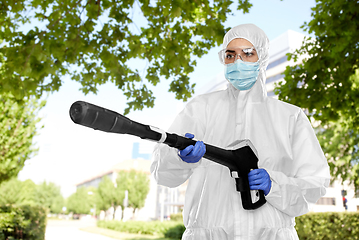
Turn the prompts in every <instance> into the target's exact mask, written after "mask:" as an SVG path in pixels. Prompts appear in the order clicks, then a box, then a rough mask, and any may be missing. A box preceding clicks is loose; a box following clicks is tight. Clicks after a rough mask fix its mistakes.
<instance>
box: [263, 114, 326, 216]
mask: <svg viewBox="0 0 359 240" xmlns="http://www.w3.org/2000/svg"><path fill="white" fill-rule="evenodd" d="M291 145H292V153H293V160H294V163H293V166H292V170H291V172H290V173H289V174H288V175H286V173H283V172H279V171H272V170H267V171H268V173H269V175H270V177H271V180H272V188H271V191H270V192H269V194H268V195H267V196H266V199H267V201H268V203H270V204H271V205H273V206H274V207H275V208H277V209H278V210H280V211H282V212H284V213H286V214H288V215H289V216H292V217H296V216H300V215H303V214H305V213H307V212H308V211H309V210H310V207H311V205H312V204H315V203H316V202H317V201H318V199H319V198H320V197H322V196H324V195H325V193H326V188H327V187H328V185H329V182H330V171H329V166H328V162H327V160H326V158H325V156H324V154H323V151H322V149H321V147H320V144H319V142H318V139H317V137H316V135H315V133H314V130H313V128H312V126H311V124H310V122H309V120H308V118H307V117H306V115H305V114H304V112H303V111H302V110H300V112H299V113H298V116H297V119H296V123H295V127H294V129H293V139H292V144H291ZM289 176H291V177H289Z"/></svg>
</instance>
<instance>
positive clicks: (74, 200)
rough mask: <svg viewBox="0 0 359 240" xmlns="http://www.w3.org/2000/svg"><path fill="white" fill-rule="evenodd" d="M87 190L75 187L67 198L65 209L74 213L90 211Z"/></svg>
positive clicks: (87, 212)
mask: <svg viewBox="0 0 359 240" xmlns="http://www.w3.org/2000/svg"><path fill="white" fill-rule="evenodd" d="M88 192H89V190H88V189H87V188H85V187H80V188H78V189H76V192H75V193H73V194H72V195H70V196H69V197H68V199H67V203H66V207H67V211H69V212H72V213H74V214H89V213H90V212H91V200H90V196H89V194H88Z"/></svg>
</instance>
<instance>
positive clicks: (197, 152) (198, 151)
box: [178, 133, 206, 163]
mask: <svg viewBox="0 0 359 240" xmlns="http://www.w3.org/2000/svg"><path fill="white" fill-rule="evenodd" d="M185 137H186V138H190V139H192V138H194V135H193V134H191V133H186V135H185ZM205 153H206V145H204V143H203V142H202V141H197V142H196V144H195V145H194V146H193V145H189V146H187V147H186V148H185V149H183V150H180V151H178V156H179V157H180V158H181V159H182V160H183V161H184V162H186V163H196V162H198V161H199V160H201V158H202V157H203V155H204V154H205Z"/></svg>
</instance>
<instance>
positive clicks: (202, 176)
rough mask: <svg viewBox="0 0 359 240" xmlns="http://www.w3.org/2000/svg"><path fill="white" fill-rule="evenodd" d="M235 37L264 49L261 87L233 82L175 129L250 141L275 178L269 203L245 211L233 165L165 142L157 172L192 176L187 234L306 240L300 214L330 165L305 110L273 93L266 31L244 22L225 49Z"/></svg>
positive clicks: (188, 238)
mask: <svg viewBox="0 0 359 240" xmlns="http://www.w3.org/2000/svg"><path fill="white" fill-rule="evenodd" d="M235 38H244V39H246V40H248V41H250V42H251V43H252V44H253V45H254V47H255V48H256V49H257V52H258V55H259V61H260V73H259V76H258V79H257V81H256V83H255V84H254V86H253V87H252V88H251V89H250V90H247V91H240V90H237V89H236V88H234V87H233V86H232V85H231V84H228V88H227V89H226V90H222V91H217V92H213V93H208V94H204V95H200V96H197V97H195V98H194V99H193V100H192V101H190V102H189V103H188V104H187V105H186V107H185V109H184V110H183V111H182V112H181V113H180V114H179V115H178V116H177V118H176V119H175V121H174V123H173V124H172V126H171V127H170V129H169V130H168V132H173V133H177V134H180V135H184V134H185V133H193V134H194V135H195V138H196V139H198V140H202V141H203V142H205V143H208V144H211V145H214V146H217V147H221V148H226V146H229V145H230V144H231V143H233V142H234V141H236V140H240V139H249V140H250V141H251V142H252V143H253V145H254V147H255V148H256V150H257V152H258V156H259V162H258V167H259V168H263V169H265V170H266V171H267V172H268V173H269V175H270V178H271V180H272V187H271V190H270V192H269V194H268V195H267V196H266V200H267V203H266V204H264V205H263V206H262V207H260V208H258V209H256V210H244V209H243V207H242V203H241V198H240V193H239V192H237V191H236V189H235V180H234V179H233V178H231V176H230V172H229V169H228V168H227V167H224V166H222V165H219V164H217V163H214V162H212V161H209V160H207V159H205V158H202V159H201V160H200V161H199V162H197V163H186V162H184V161H182V160H181V158H180V157H179V156H178V152H177V150H176V149H174V148H171V147H168V146H167V145H164V144H157V145H156V147H155V150H154V154H153V162H152V165H151V172H152V174H153V176H154V178H155V179H156V181H157V183H158V184H160V185H164V186H168V187H176V186H179V185H181V184H182V183H184V182H185V181H186V180H187V179H189V182H188V187H187V191H186V198H185V207H184V212H183V216H184V225H185V227H186V231H185V233H184V234H183V237H182V239H185V240H198V239H201V240H202V239H213V240H224V239H231V240H232V239H240V240H257V239H265V240H290V239H298V236H297V233H296V231H295V228H294V225H295V219H294V218H295V217H296V216H300V215H303V214H305V213H307V212H308V211H309V209H310V205H311V204H314V203H315V202H316V201H317V200H318V199H319V198H320V197H322V196H323V195H324V194H325V192H326V190H325V189H326V187H327V186H328V184H329V179H330V174H329V167H328V164H327V161H326V158H325V156H324V154H323V152H322V150H321V148H320V145H319V143H318V140H317V138H316V136H315V134H314V131H313V129H312V127H311V124H310V122H309V121H308V118H307V116H306V115H305V114H304V113H303V111H302V110H301V109H300V108H298V107H296V106H293V105H290V104H288V103H285V102H282V101H279V100H276V99H274V98H270V97H267V93H266V88H265V80H266V78H265V69H266V67H267V65H268V58H269V57H268V48H269V40H268V38H267V36H266V34H265V33H264V32H263V31H262V30H261V29H259V28H258V27H256V26H255V25H253V24H244V25H239V26H237V27H234V28H232V29H231V30H230V31H229V32H228V33H227V34H226V35H225V37H224V41H223V48H226V47H227V45H228V43H229V42H230V41H231V40H233V39H235Z"/></svg>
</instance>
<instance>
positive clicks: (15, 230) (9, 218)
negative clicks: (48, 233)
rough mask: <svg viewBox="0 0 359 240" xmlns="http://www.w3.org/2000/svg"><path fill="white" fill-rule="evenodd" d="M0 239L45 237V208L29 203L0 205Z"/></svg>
mask: <svg viewBox="0 0 359 240" xmlns="http://www.w3.org/2000/svg"><path fill="white" fill-rule="evenodd" d="M0 229H1V230H0V239H1V240H2V239H19V240H20V239H28V240H35V239H36V240H38V239H45V230H46V209H45V208H43V207H40V206H30V205H20V206H16V205H4V206H0Z"/></svg>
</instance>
